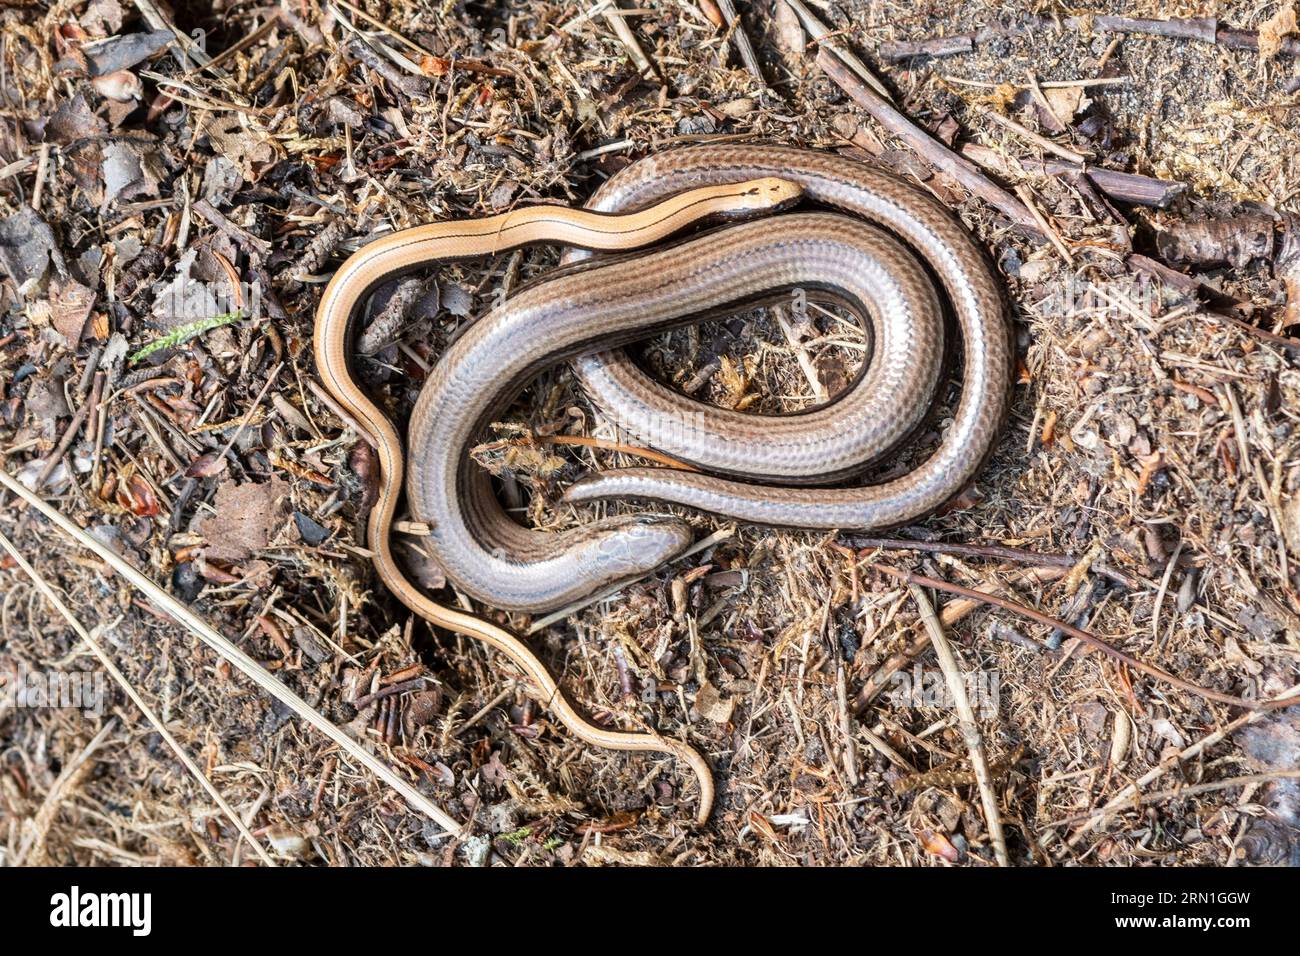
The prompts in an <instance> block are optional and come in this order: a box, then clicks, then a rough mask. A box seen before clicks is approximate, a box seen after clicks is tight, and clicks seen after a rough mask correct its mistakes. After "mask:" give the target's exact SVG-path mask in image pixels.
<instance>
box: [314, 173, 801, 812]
mask: <svg viewBox="0 0 1300 956" xmlns="http://www.w3.org/2000/svg"><path fill="white" fill-rule="evenodd" d="M798 195H799V189H798V187H796V186H793V185H792V184H791V183H789V182H787V181H785V180H779V179H770V180H764V181H761V182H750V183H742V184H736V185H729V186H726V187H719V188H714V189H706V190H693V191H691V192H689V193H683V194H679V195H678V196H675V197H673V198H672V199H671V200H669V201H668V202H665V203H661V204H659V205H657V206H654V207H651V208H649V209H646V210H644V211H642V212H639V213H632V214H628V215H620V216H600V215H597V214H593V213H589V212H586V211H584V210H576V209H567V208H564V207H555V206H537V207H529V208H524V209H517V210H512V211H511V212H508V213H503V214H501V215H498V216H490V217H488V218H487V219H479V220H474V221H470V222H465V221H453V222H440V223H433V224H431V225H427V226H419V227H417V228H414V229H406V230H403V231H402V232H398V233H394V234H393V235H390V236H385V237H384V238H382V239H378V240H376V241H375V242H372V243H370V244H369V245H366V246H365V247H363V248H362V249H360V250H358V251H357V252H355V253H354V254H353V255H352V256H350V257H349V258H348V260H347V261H346V262H344V263H343V265H342V266H341V267H340V268H339V270H338V272H336V273H335V274H334V277H333V278H332V279H330V282H329V285H328V286H326V288H325V292H324V294H323V295H322V296H321V301H320V305H319V307H318V308H317V311H316V329H315V334H314V336H313V340H314V344H315V350H316V370H317V373H318V374H319V376H320V379H321V383H322V384H323V385H324V386H325V389H326V391H328V392H329V394H330V395H331V396H332V397H333V399H334V400H335V401H336V402H337V403H338V406H339V408H340V409H341V410H342V412H343V413H345V414H346V415H348V416H350V417H351V419H352V421H354V422H355V423H356V426H357V427H358V428H359V429H360V430H361V431H362V432H363V433H364V434H365V435H366V437H367V438H368V439H369V440H370V442H371V444H373V445H374V446H375V449H376V451H377V452H378V455H379V487H378V498H377V500H376V501H375V504H374V506H373V507H372V508H371V510H370V517H369V520H368V526H367V527H368V533H369V543H370V548H371V550H372V552H373V554H374V562H375V569H376V570H377V571H378V572H379V576H380V578H381V579H382V580H383V582H384V584H385V585H387V586H388V589H389V590H390V591H392V592H393V594H394V595H395V596H396V597H397V598H398V599H399V600H400V601H401V602H402V603H403V604H405V605H406V606H407V607H408V608H410V609H411V610H412V611H414V612H415V613H417V614H419V615H420V616H421V617H423V618H425V619H426V620H428V621H429V622H430V623H432V624H434V625H435V626H438V627H445V628H448V629H449V630H452V631H455V632H457V633H459V634H464V635H466V636H467V637H471V638H474V639H475V640H479V641H482V642H483V643H484V644H486V645H488V646H489V647H492V648H494V649H495V650H496V651H498V652H499V653H501V654H503V655H504V656H506V657H507V658H509V659H510V661H511V662H513V663H514V665H515V666H516V667H518V668H519V670H520V671H521V672H523V674H525V675H526V677H527V680H528V687H529V689H530V691H531V692H532V693H533V694H535V695H536V696H537V697H538V698H539V699H540V700H541V701H542V703H543V704H544V705H545V706H546V707H548V708H549V709H550V711H551V713H552V714H553V715H554V716H555V718H556V719H557V720H558V721H560V723H562V724H564V726H565V727H566V728H567V729H568V730H569V732H570V733H572V734H573V735H574V736H576V737H577V738H578V739H580V740H583V741H586V742H587V743H589V744H593V745H594V746H597V747H607V748H609V749H611V750H648V751H653V752H657V753H663V754H669V755H671V756H673V757H676V758H677V759H678V760H681V761H682V762H684V763H686V764H687V765H688V766H689V767H690V768H691V770H692V771H694V773H695V776H696V779H697V780H698V782H699V788H700V794H699V813H698V815H697V817H696V820H697V822H699V823H703V822H704V821H705V820H706V819H707V818H708V816H709V810H710V808H711V807H712V805H713V776H712V774H711V773H710V771H709V765H708V763H707V762H705V760H704V758H703V757H701V756H700V754H699V752H698V751H696V750H695V749H694V748H692V747H690V746H688V745H687V744H684V743H682V742H681V741H679V740H673V739H671V738H667V737H661V736H660V735H658V734H655V733H653V732H649V733H629V732H627V731H621V730H610V729H607V728H605V727H597V726H596V725H595V724H592V723H590V722H589V721H588V720H586V718H584V717H583V716H582V714H580V713H579V712H578V711H577V710H576V709H575V708H574V707H573V705H572V704H570V703H569V701H568V700H567V699H566V698H565V697H564V695H563V694H561V693H560V688H559V685H558V684H557V683H556V681H555V678H554V677H552V676H551V674H550V672H549V671H548V670H547V669H546V665H545V664H543V663H542V661H541V660H540V659H538V657H537V655H536V654H534V653H533V651H532V649H531V648H529V647H528V645H527V644H525V643H524V642H523V641H521V640H520V639H519V638H518V637H516V636H515V635H513V634H511V633H510V632H509V631H506V630H504V629H503V628H500V627H498V626H496V625H495V624H492V623H491V622H489V621H485V620H483V619H481V618H477V617H475V616H474V615H472V614H467V613H466V612H464V611H459V610H456V609H454V608H449V607H446V606H445V605H442V604H439V603H437V602H436V601H434V600H432V599H431V598H430V597H428V595H426V594H424V593H423V592H422V591H421V590H420V589H419V588H417V587H416V586H415V585H414V584H412V583H411V582H410V581H409V580H408V579H407V577H406V575H405V574H404V573H403V572H402V570H401V568H399V567H398V565H397V562H396V561H395V560H394V558H393V549H392V542H391V540H390V538H389V532H390V529H391V526H392V522H393V515H394V513H395V512H396V508H397V497H398V494H399V493H400V490H401V484H402V471H403V467H402V466H403V459H402V443H401V439H400V437H399V436H398V434H397V430H396V429H395V428H394V427H393V423H392V422H390V421H389V420H388V418H387V417H386V416H385V415H384V413H383V411H381V410H380V408H379V407H378V406H377V405H376V404H375V403H374V401H373V400H371V398H370V397H369V396H368V395H366V393H365V392H364V391H362V389H361V388H360V387H359V386H358V385H357V383H356V382H355V381H354V380H353V378H352V371H351V364H350V361H349V360H350V357H351V354H352V353H351V347H350V346H351V327H352V324H353V319H354V318H355V316H356V314H357V312H358V310H359V307H360V305H361V303H363V302H364V301H365V299H366V297H367V296H368V295H369V294H370V293H371V292H372V291H374V289H376V288H377V287H378V286H379V285H381V284H382V283H383V282H385V281H387V280H389V279H391V278H393V277H395V276H398V275H401V274H402V273H404V272H409V271H411V270H413V269H418V268H428V267H431V266H435V265H437V264H438V263H441V262H447V261H451V260H454V259H466V258H479V257H483V256H489V255H495V254H497V253H500V252H503V251H506V250H509V249H516V248H519V247H520V246H524V245H529V244H532V243H539V242H550V243H560V244H572V245H577V246H581V247H584V248H590V249H608V250H625V249H635V248H638V247H640V246H644V245H647V244H650V243H654V242H659V241H661V240H663V239H666V238H668V237H669V236H671V235H673V234H674V233H675V232H678V231H680V230H681V229H683V228H686V227H687V226H689V225H693V224H695V223H698V222H699V221H701V220H702V219H705V218H708V217H713V216H717V215H725V216H731V217H734V216H738V215H742V214H754V213H760V212H764V211H772V210H774V209H780V208H782V207H783V206H785V205H787V204H788V203H790V202H792V201H793V200H794V199H796V198H797V197H798Z"/></svg>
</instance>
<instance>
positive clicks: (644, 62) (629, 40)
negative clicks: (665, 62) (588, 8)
mask: <svg viewBox="0 0 1300 956" xmlns="http://www.w3.org/2000/svg"><path fill="white" fill-rule="evenodd" d="M600 15H601V16H602V17H604V18H605V22H606V23H608V24H609V25H610V28H611V29H613V31H614V35H615V36H616V37H618V40H619V42H620V43H622V44H623V46H624V48H626V50H627V54H628V56H629V57H631V59H632V62H633V63H634V64H636V71H637V73H638V74H640V76H641V77H642V78H643V79H653V78H654V77H655V75H656V73H657V71H656V70H655V67H654V64H653V63H651V62H650V58H649V57H648V56H646V55H645V51H643V50H642V49H641V44H640V43H638V42H637V40H636V34H635V33H633V32H632V28H631V27H629V26H628V25H627V21H626V20H624V19H623V11H622V9H620V8H619V5H618V3H617V0H611V2H610V5H609V6H608V7H607V8H605V9H604V10H602V11H601V12H600Z"/></svg>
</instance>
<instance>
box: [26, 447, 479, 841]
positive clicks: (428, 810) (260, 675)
mask: <svg viewBox="0 0 1300 956" xmlns="http://www.w3.org/2000/svg"><path fill="white" fill-rule="evenodd" d="M0 484H3V485H4V486H5V487H6V488H8V489H9V490H10V491H12V492H13V493H14V494H16V495H18V496H19V497H21V498H23V499H25V500H26V501H27V503H28V504H30V505H31V506H32V507H34V508H36V509H37V510H38V511H40V512H41V514H43V515H45V516H46V517H47V518H49V519H50V520H51V521H53V522H54V523H55V524H56V525H58V527H59V528H60V529H61V530H62V531H63V532H64V533H65V534H67V535H69V536H71V537H72V538H74V539H75V540H76V541H77V543H78V544H80V545H81V546H82V547H84V548H87V549H88V550H90V551H93V552H94V553H95V554H96V555H97V556H98V557H99V558H100V560H102V561H104V562H105V563H106V564H108V565H109V566H111V567H112V568H113V570H115V571H117V573H118V574H120V575H122V576H123V577H124V578H126V579H127V580H128V581H129V582H131V584H133V585H134V586H135V587H137V588H138V589H139V590H140V591H142V592H143V593H144V594H145V595H146V596H147V597H148V598H149V600H151V601H152V602H153V603H154V604H155V605H157V606H158V607H159V608H161V609H162V610H163V611H165V612H166V613H167V614H168V615H169V616H170V617H171V618H172V619H173V620H175V621H177V622H179V623H181V624H184V625H185V626H186V627H187V628H189V629H190V631H191V632H192V633H193V634H194V635H195V636H197V637H198V638H199V639H200V640H201V641H203V643H204V644H206V645H208V647H210V648H211V649H212V650H214V651H216V652H217V653H218V654H220V655H221V656H222V657H224V658H225V659H226V660H228V661H230V662H231V663H232V664H234V665H235V666H236V667H238V668H239V669H240V670H241V671H243V672H244V674H245V675H246V676H247V677H248V678H249V679H250V680H252V681H253V682H254V683H255V684H257V685H258V686H259V687H261V688H262V689H263V690H265V691H266V692H267V693H269V694H271V695H272V696H274V697H275V698H276V699H277V700H279V701H280V703H282V704H284V705H285V706H286V707H288V708H289V709H290V710H292V711H293V712H294V713H295V714H297V715H298V716H299V717H301V718H302V719H303V720H305V721H306V722H307V723H309V724H311V725H312V726H313V727H315V728H316V729H317V730H319V731H320V732H321V733H322V734H324V735H325V736H326V737H328V738H329V739H330V740H332V741H333V742H334V743H336V744H338V745H339V747H341V748H342V749H343V750H344V751H345V752H346V753H347V754H348V755H349V756H351V757H352V758H353V759H354V760H356V761H357V762H358V763H360V764H362V765H363V766H364V767H366V768H367V769H369V770H370V771H371V773H373V774H375V776H377V777H379V778H380V779H381V780H383V781H384V783H386V784H388V785H389V786H390V787H392V788H393V789H394V790H396V791H397V792H398V793H400V794H401V795H402V796H403V797H405V798H406V800H407V802H408V803H410V804H411V806H413V807H415V808H416V809H417V810H419V811H420V812H421V813H423V814H425V815H426V816H427V817H429V819H431V820H433V821H434V822H435V823H437V824H438V825H439V826H440V827H442V828H443V829H444V830H446V831H447V832H448V833H449V834H451V835H452V836H459V835H460V834H461V826H460V824H459V823H457V822H456V821H455V820H454V819H452V818H451V817H450V816H449V815H448V814H447V813H446V811H444V810H443V809H442V808H440V807H439V806H438V805H437V804H435V803H433V801H431V800H430V799H429V798H428V797H426V796H425V795H424V794H422V793H420V791H419V790H416V789H415V787H413V786H411V784H410V783H408V782H407V781H406V780H403V779H402V778H401V777H399V776H398V775H397V774H396V773H395V772H394V771H393V770H392V768H391V767H389V766H388V765H387V764H385V763H384V762H383V761H381V760H379V758H377V757H375V756H374V755H373V754H371V753H370V752H369V751H368V750H366V749H365V748H364V747H362V746H361V745H360V744H359V743H357V742H356V741H355V740H353V739H352V738H351V737H349V736H348V735H347V734H345V733H344V732H343V731H342V730H341V729H340V728H339V727H337V726H335V725H334V724H333V723H332V722H331V721H330V720H328V719H327V718H326V717H325V716H324V715H323V714H321V713H320V712H319V711H317V710H316V709H315V708H313V707H312V706H311V705H310V704H308V703H307V702H306V701H305V700H303V699H302V698H301V697H299V696H298V695H297V694H295V693H294V692H293V691H292V690H290V689H289V688H288V687H285V686H284V685H283V684H282V683H280V682H279V681H278V680H276V679H275V678H274V677H272V676H271V675H270V674H269V673H267V672H266V670H265V669H263V667H262V666H261V665H260V664H258V663H257V661H255V660H253V659H252V658H251V657H249V656H248V655H247V654H246V653H244V651H242V650H241V649H240V648H239V647H238V646H236V645H235V644H234V643H232V642H231V641H230V639H229V638H227V637H225V636H224V635H223V634H221V633H219V632H218V631H217V630H215V629H214V628H213V627H212V625H210V624H208V623H207V622H206V621H204V620H203V619H202V618H201V617H199V616H198V615H197V614H195V613H194V612H193V611H191V610H190V609H189V608H188V607H186V606H185V605H184V604H182V603H181V602H180V601H178V600H176V598H174V597H172V596H171V595H170V594H168V593H167V592H166V591H164V590H163V589H162V588H160V587H159V586H158V585H157V584H155V583H154V582H153V581H152V580H150V579H149V578H148V577H146V576H145V575H144V574H142V573H141V572H140V571H138V570H136V569H135V567H133V566H132V565H130V564H129V563H127V562H126V561H124V560H123V559H122V558H121V557H119V556H118V554H117V553H116V552H115V551H113V550H111V549H110V548H108V547H106V546H105V545H103V544H101V543H100V542H99V541H97V540H95V539H94V538H93V537H91V536H90V535H89V534H88V533H87V532H85V531H83V530H82V529H81V528H78V527H77V526H76V525H75V524H73V523H72V521H71V520H69V519H68V517H67V516H66V515H64V514H63V513H62V512H61V511H59V510H58V509H56V508H54V507H52V506H51V505H49V504H48V503H47V502H46V501H45V500H44V499H42V498H40V497H38V496H37V495H35V494H33V493H32V492H30V491H28V490H27V489H26V488H25V487H24V486H23V485H22V484H20V483H19V482H18V481H17V480H16V479H14V477H13V476H12V475H10V474H9V473H8V472H7V471H5V470H4V469H3V468H0Z"/></svg>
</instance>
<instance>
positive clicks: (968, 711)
mask: <svg viewBox="0 0 1300 956" xmlns="http://www.w3.org/2000/svg"><path fill="white" fill-rule="evenodd" d="M908 589H909V590H910V591H911V592H912V600H914V601H915V602H916V606H917V609H918V610H920V612H921V620H922V621H923V622H924V623H925V629H926V631H927V632H929V635H930V643H931V644H932V645H933V646H934V653H935V656H936V657H938V658H939V669H940V670H942V671H943V679H944V680H945V681H947V683H948V693H950V694H951V695H952V701H953V705H954V706H955V708H956V710H957V718H958V726H959V727H960V728H961V735H962V739H963V740H964V741H965V742H966V753H967V754H968V755H969V756H970V765H971V770H972V771H974V773H975V784H976V786H977V788H978V789H979V793H980V802H981V803H982V804H983V805H984V822H985V825H986V826H987V827H988V828H989V839H990V840H991V841H992V842H993V854H994V856H996V857H997V861H998V866H1010V865H1011V857H1010V856H1009V855H1008V854H1007V838H1006V836H1005V834H1003V832H1002V817H1001V816H1000V815H999V813H998V800H997V797H996V796H995V795H994V793H993V781H992V778H991V777H990V776H989V768H988V763H987V762H986V761H985V759H984V741H983V739H982V738H981V737H980V731H979V724H977V723H976V722H975V711H974V710H973V709H972V708H971V705H970V698H969V697H968V696H967V694H966V682H965V680H964V679H963V677H962V672H961V665H960V664H959V663H958V662H957V655H956V654H954V653H953V650H952V645H951V644H949V643H948V638H947V636H946V635H945V634H944V633H943V625H942V624H940V623H939V619H938V618H937V617H935V616H934V608H933V607H932V606H931V605H930V599H929V598H928V597H926V596H925V592H924V591H922V590H921V589H920V588H919V587H917V586H916V585H915V584H909V585H908Z"/></svg>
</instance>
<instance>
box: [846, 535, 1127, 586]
mask: <svg viewBox="0 0 1300 956" xmlns="http://www.w3.org/2000/svg"><path fill="white" fill-rule="evenodd" d="M845 540H846V541H848V542H849V544H851V545H853V546H854V547H855V548H860V549H863V550H865V551H875V550H876V549H880V550H881V551H921V552H925V553H928V554H955V555H960V556H961V557H966V558H994V559H997V560H999V561H1016V562H1019V563H1021V564H1036V565H1049V566H1051V567H1054V568H1072V567H1074V566H1075V565H1076V564H1078V563H1079V559H1078V558H1077V557H1076V556H1074V555H1071V554H1052V553H1050V552H1040V551H1030V550H1028V549H1026V548H1011V547H1008V546H1006V545H1004V544H962V543H960V542H955V541H914V540H912V539H911V538H863V537H859V536H856V535H855V536H849V537H846V538H845ZM1092 570H1094V571H1096V572H1097V573H1098V574H1100V575H1102V576H1103V577H1107V578H1110V579H1111V580H1112V581H1114V582H1116V583H1117V584H1122V585H1124V587H1126V588H1128V589H1129V590H1132V591H1136V590H1139V589H1140V588H1141V587H1142V582H1140V581H1137V580H1135V579H1134V578H1131V577H1129V576H1128V575H1127V574H1123V573H1121V572H1119V571H1116V570H1114V569H1112V568H1107V567H1102V566H1097V567H1094V568H1093V569H1092Z"/></svg>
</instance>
